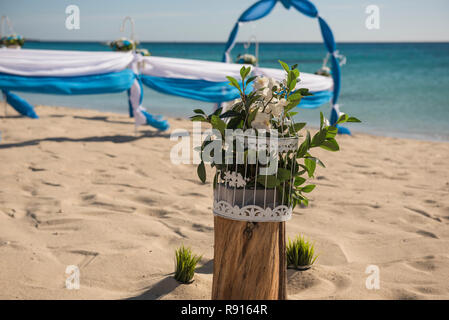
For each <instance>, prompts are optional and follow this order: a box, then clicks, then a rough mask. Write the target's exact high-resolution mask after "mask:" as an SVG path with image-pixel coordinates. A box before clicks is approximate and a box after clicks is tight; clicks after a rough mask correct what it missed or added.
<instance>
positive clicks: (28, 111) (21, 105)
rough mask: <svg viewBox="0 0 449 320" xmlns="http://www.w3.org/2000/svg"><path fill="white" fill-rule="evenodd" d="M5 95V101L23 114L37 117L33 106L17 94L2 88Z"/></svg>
mask: <svg viewBox="0 0 449 320" xmlns="http://www.w3.org/2000/svg"><path fill="white" fill-rule="evenodd" d="M2 92H3V94H4V95H5V98H6V102H7V103H8V104H9V105H10V106H11V107H13V108H14V110H16V111H17V112H18V113H20V114H21V115H23V116H26V117H30V118H33V119H38V118H39V117H38V115H37V114H36V112H34V107H33V106H32V105H31V104H29V103H28V102H27V101H25V100H24V99H22V98H21V97H19V96H18V95H16V94H14V93H11V92H9V90H2Z"/></svg>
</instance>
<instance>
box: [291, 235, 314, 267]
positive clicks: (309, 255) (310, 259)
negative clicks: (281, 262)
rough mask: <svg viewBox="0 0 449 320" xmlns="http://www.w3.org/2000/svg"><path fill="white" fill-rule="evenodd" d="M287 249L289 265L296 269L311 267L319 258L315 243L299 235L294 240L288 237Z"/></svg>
mask: <svg viewBox="0 0 449 320" xmlns="http://www.w3.org/2000/svg"><path fill="white" fill-rule="evenodd" d="M286 250H287V266H289V267H294V268H295V269H304V268H305V267H310V266H312V264H313V263H314V262H315V260H316V259H317V256H315V248H314V245H313V244H312V243H311V242H309V241H308V240H305V239H304V237H301V236H299V235H298V236H296V238H295V239H294V240H293V241H292V240H291V239H290V237H289V238H288V243H287V248H286Z"/></svg>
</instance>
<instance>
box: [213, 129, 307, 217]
mask: <svg viewBox="0 0 449 320" xmlns="http://www.w3.org/2000/svg"><path fill="white" fill-rule="evenodd" d="M235 140H236V141H235V142H236V143H235V145H236V146H238V144H240V143H242V148H240V149H241V151H238V150H235V151H234V152H233V154H232V160H234V161H235V162H234V163H235V164H225V165H222V166H217V172H216V178H215V180H214V203H213V213H214V214H215V215H217V216H220V217H223V218H227V219H232V220H241V221H250V222H279V221H287V220H289V219H290V218H291V215H292V202H291V201H290V198H291V195H292V187H293V185H294V174H293V173H294V171H295V170H297V169H298V168H297V167H296V152H297V150H298V143H299V139H298V137H289V138H283V137H281V138H273V137H268V138H265V137H261V136H255V135H253V136H244V135H241V136H236V137H235ZM236 149H237V148H236ZM227 158H228V159H229V158H230V157H229V156H228V157H227ZM251 158H252V159H251ZM261 158H263V160H262V161H261ZM238 159H241V160H242V159H243V163H242V164H238V162H239V161H238ZM267 159H268V160H269V162H270V163H269V164H270V165H271V168H272V172H271V173H274V175H273V174H271V175H269V174H267V173H269V172H268V171H269V170H270V168H269V167H267V165H268V163H267V161H266V160H267ZM251 160H252V161H251ZM263 162H265V164H263ZM278 165H281V167H280V168H279V169H278ZM273 171H274V172H273ZM281 175H282V176H283V177H281ZM273 177H275V178H276V180H275V181H274V180H273V181H268V180H269V179H270V180H272V179H273ZM280 177H281V179H279V178H280Z"/></svg>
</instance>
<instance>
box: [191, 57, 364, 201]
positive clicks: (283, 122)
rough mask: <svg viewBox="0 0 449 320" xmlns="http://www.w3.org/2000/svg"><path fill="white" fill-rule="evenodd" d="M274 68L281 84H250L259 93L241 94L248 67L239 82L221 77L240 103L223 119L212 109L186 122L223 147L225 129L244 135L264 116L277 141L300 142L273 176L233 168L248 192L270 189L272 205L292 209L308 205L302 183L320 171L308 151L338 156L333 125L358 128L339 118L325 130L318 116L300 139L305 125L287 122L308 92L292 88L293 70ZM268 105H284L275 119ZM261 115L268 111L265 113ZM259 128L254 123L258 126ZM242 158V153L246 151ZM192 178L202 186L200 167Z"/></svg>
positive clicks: (203, 176)
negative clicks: (281, 73) (204, 128)
mask: <svg viewBox="0 0 449 320" xmlns="http://www.w3.org/2000/svg"><path fill="white" fill-rule="evenodd" d="M279 63H280V65H281V66H282V68H283V69H284V70H285V75H286V78H285V80H284V81H282V82H279V83H278V82H275V83H274V84H273V85H265V84H261V83H260V82H257V81H256V83H255V84H254V85H255V86H256V84H257V85H258V86H256V87H257V88H259V89H257V90H253V91H252V92H249V93H248V92H247V90H246V89H247V88H248V85H249V84H251V83H252V82H254V81H255V80H256V79H257V77H255V76H251V67H245V66H243V67H242V68H241V69H240V77H241V80H237V79H235V78H233V77H227V79H228V80H229V85H231V86H233V87H235V88H237V89H238V90H239V92H240V99H239V100H238V101H236V102H235V103H234V105H233V106H232V107H231V109H230V110H227V111H226V112H225V113H223V114H222V113H221V109H218V110H216V111H215V112H214V113H212V114H210V115H207V114H206V113H205V112H204V111H203V110H201V109H195V110H194V113H195V114H194V115H193V116H192V117H191V118H190V119H191V120H192V121H200V122H207V123H209V124H210V125H211V126H212V128H214V129H216V130H218V131H219V132H220V133H221V139H222V140H223V143H224V141H225V130H226V129H242V130H243V131H245V130H246V129H250V128H253V124H254V123H257V122H258V121H255V120H257V115H258V114H260V113H266V114H269V119H270V120H269V128H270V129H273V130H277V132H278V134H279V136H280V137H283V138H288V137H303V140H302V142H301V144H300V146H299V148H298V150H297V151H296V152H289V153H288V154H286V155H281V156H280V159H279V162H278V171H277V173H276V174H275V175H269V176H263V175H257V174H256V170H257V169H256V166H255V165H249V164H243V165H241V164H240V165H238V166H236V168H235V171H237V172H240V174H242V175H243V174H245V177H247V178H249V180H248V182H247V186H248V187H254V186H256V187H260V186H261V187H266V188H276V189H277V190H278V191H279V197H278V198H277V199H282V200H281V201H283V202H284V203H283V204H286V205H289V206H290V205H291V206H292V207H293V208H294V207H295V206H296V205H298V204H300V205H303V206H307V205H308V203H309V200H308V199H307V197H306V196H305V194H308V193H310V192H311V191H313V190H314V188H315V185H313V184H309V185H306V182H307V180H308V179H310V178H313V177H314V176H315V172H316V167H317V164H318V165H319V166H321V167H323V168H324V167H325V165H324V163H323V162H322V161H321V160H320V159H318V158H316V157H314V156H312V154H311V152H312V149H313V148H322V149H324V150H327V151H333V152H335V151H338V150H340V146H339V145H338V143H337V140H336V137H337V133H338V128H337V124H342V123H345V122H360V120H358V119H357V118H354V117H350V116H348V115H345V114H343V115H341V116H340V117H339V119H338V121H337V123H336V124H334V125H329V123H328V121H327V120H326V119H325V118H324V115H323V113H320V128H319V130H318V132H316V133H315V134H314V135H313V136H311V134H310V132H309V131H306V133H305V136H304V135H303V134H301V132H302V130H304V128H305V126H306V123H304V122H298V123H295V121H294V119H293V117H294V116H295V115H296V114H297V113H298V112H296V111H294V108H295V107H296V106H298V104H299V103H300V102H301V99H302V98H303V97H305V96H310V95H312V94H311V93H310V92H309V89H306V88H300V89H296V84H297V83H298V78H299V76H300V72H299V70H298V69H297V65H293V66H291V67H290V66H289V65H288V64H286V63H285V62H283V61H279ZM261 80H263V79H261ZM270 81H271V80H270ZM262 83H263V81H262ZM269 83H272V82H269ZM260 87H262V88H260ZM270 87H271V88H270ZM265 89H268V91H270V90H271V91H270V92H271V93H270V94H269V95H267V94H266V93H264V90H265ZM273 99H275V100H276V102H273V103H274V104H276V103H279V101H281V100H283V99H285V101H284V100H283V103H282V110H281V112H280V113H276V115H274V112H273V110H274V109H273V108H271V109H270V108H267V107H268V105H269V104H270V101H272V100H273ZM267 100H269V101H267ZM266 110H268V111H267V112H266ZM260 123H261V122H260V119H259V125H260ZM210 142H211V141H204V142H203V144H202V146H201V148H200V150H198V151H202V150H204V147H205V146H206V145H207V144H208V143H210ZM234 150H235V148H234ZM245 152H247V150H246V151H245ZM246 155H247V153H246ZM232 157H234V160H235V158H236V154H235V152H234V153H233V155H232ZM233 163H235V162H233ZM211 166H212V167H214V166H215V167H217V168H220V166H221V165H219V164H215V163H211ZM245 166H246V168H247V169H248V175H246V171H245V170H244V169H243V168H245ZM197 173H198V176H199V178H200V180H201V181H202V182H203V183H204V182H205V181H206V170H205V165H204V162H201V163H200V164H199V165H198V168H197ZM221 178H223V177H221ZM214 180H215V181H217V180H218V177H217V175H215V176H214ZM287 190H288V192H287Z"/></svg>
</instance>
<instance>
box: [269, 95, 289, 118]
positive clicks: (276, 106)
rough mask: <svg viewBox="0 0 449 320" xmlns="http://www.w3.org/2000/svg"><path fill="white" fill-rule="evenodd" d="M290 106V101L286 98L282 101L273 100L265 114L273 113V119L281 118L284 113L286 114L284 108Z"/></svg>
mask: <svg viewBox="0 0 449 320" xmlns="http://www.w3.org/2000/svg"><path fill="white" fill-rule="evenodd" d="M287 105H288V101H287V100H285V99H284V98H282V99H280V100H277V99H275V100H273V102H272V103H270V104H269V105H268V106H267V108H266V109H265V112H267V113H271V114H272V115H273V117H279V116H280V115H281V114H282V112H284V108H285V107H286V106H287Z"/></svg>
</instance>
